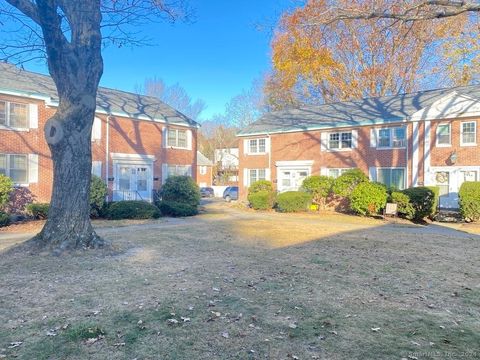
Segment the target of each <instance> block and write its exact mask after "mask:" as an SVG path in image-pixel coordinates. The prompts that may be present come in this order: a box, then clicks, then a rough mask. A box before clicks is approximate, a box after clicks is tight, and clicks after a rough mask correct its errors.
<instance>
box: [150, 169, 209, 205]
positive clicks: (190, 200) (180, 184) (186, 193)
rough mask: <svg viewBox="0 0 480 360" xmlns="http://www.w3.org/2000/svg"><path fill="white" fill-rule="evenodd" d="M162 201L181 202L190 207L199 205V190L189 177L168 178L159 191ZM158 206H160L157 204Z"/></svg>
mask: <svg viewBox="0 0 480 360" xmlns="http://www.w3.org/2000/svg"><path fill="white" fill-rule="evenodd" d="M160 197H161V199H162V201H173V202H181V203H184V204H187V205H190V206H192V207H194V206H198V205H199V204H200V198H201V196H200V188H199V187H198V185H197V184H196V183H195V181H193V179H192V178H191V177H190V176H170V177H169V178H168V179H167V181H166V182H165V184H164V185H163V186H162V189H161V190H160ZM158 206H160V204H158Z"/></svg>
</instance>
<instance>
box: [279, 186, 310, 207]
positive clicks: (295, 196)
mask: <svg viewBox="0 0 480 360" xmlns="http://www.w3.org/2000/svg"><path fill="white" fill-rule="evenodd" d="M311 203H312V196H311V195H310V194H308V193H306V192H304V191H287V192H284V193H280V194H278V196H277V209H278V211H281V212H300V211H307V210H308V209H309V207H310V204H311Z"/></svg>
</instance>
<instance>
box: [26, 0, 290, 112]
mask: <svg viewBox="0 0 480 360" xmlns="http://www.w3.org/2000/svg"><path fill="white" fill-rule="evenodd" d="M294 2H295V1H293V0H242V1H231V0H190V3H191V5H192V7H193V8H194V9H195V16H196V20H195V22H193V23H191V24H184V23H177V24H174V25H171V24H167V23H160V24H150V25H148V26H146V27H145V29H143V31H144V32H145V34H147V35H148V36H149V37H151V38H153V44H154V45H153V46H147V47H137V48H133V49H130V48H121V49H118V48H114V47H109V48H107V49H105V51H104V53H103V56H104V63H105V70H104V75H103V78H102V80H101V85H102V86H106V87H112V88H117V89H122V90H125V91H134V89H135V86H136V85H140V84H142V83H143V81H144V79H145V78H147V77H153V76H157V77H160V78H162V79H164V80H165V82H166V83H167V84H173V83H176V82H178V83H180V84H181V85H182V86H183V87H184V88H185V89H186V90H187V92H188V93H189V94H190V95H191V96H192V97H193V98H194V99H195V98H201V99H203V100H204V101H205V102H206V104H207V109H206V110H205V112H204V113H203V114H202V116H201V118H203V119H205V118H208V117H209V116H211V115H212V114H214V113H219V112H223V111H224V106H225V103H226V102H228V101H229V100H230V98H232V97H233V96H235V95H237V94H238V93H240V92H241V91H242V89H244V88H245V89H246V88H248V87H249V86H250V84H251V82H252V80H253V79H255V78H258V77H260V76H262V75H263V74H264V73H265V72H266V71H267V70H268V69H269V68H270V37H271V31H269V29H264V30H263V31H259V30H258V29H257V28H256V24H261V25H267V27H268V25H273V24H274V23H275V22H276V20H278V18H279V16H280V14H281V12H282V11H284V10H285V9H287V8H288V7H291V6H292V4H293V3H294ZM25 67H26V68H27V69H31V70H35V71H41V72H45V71H46V68H45V67H43V66H38V65H33V64H26V66H25Z"/></svg>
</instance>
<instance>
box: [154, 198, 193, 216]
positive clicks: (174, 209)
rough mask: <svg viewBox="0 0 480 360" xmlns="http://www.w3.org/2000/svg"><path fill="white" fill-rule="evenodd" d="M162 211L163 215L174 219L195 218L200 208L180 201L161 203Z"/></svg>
mask: <svg viewBox="0 0 480 360" xmlns="http://www.w3.org/2000/svg"><path fill="white" fill-rule="evenodd" d="M159 206H160V211H161V212H162V214H163V215H167V216H173V217H185V216H194V215H197V214H198V206H192V205H189V204H186V203H184V202H178V201H165V200H164V201H161V202H160V203H159Z"/></svg>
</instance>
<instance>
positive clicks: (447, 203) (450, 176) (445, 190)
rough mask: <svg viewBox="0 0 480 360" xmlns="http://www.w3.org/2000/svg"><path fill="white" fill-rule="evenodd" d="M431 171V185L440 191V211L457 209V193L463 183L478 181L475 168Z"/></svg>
mask: <svg viewBox="0 0 480 360" xmlns="http://www.w3.org/2000/svg"><path fill="white" fill-rule="evenodd" d="M432 170H433V180H434V181H433V185H435V186H438V188H439V190H440V193H439V195H440V199H439V206H440V208H441V209H458V207H459V204H458V192H459V190H460V186H462V184H463V183H464V182H465V181H478V179H479V170H480V169H479V168H477V167H436V168H434V169H432Z"/></svg>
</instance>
